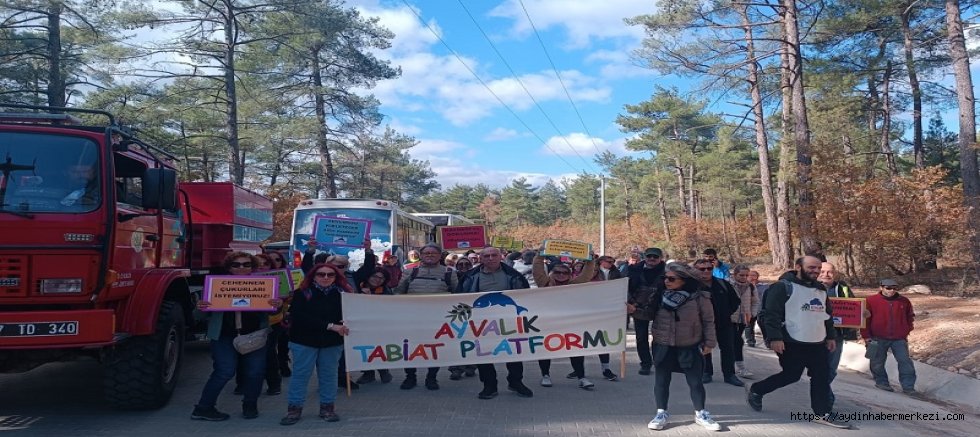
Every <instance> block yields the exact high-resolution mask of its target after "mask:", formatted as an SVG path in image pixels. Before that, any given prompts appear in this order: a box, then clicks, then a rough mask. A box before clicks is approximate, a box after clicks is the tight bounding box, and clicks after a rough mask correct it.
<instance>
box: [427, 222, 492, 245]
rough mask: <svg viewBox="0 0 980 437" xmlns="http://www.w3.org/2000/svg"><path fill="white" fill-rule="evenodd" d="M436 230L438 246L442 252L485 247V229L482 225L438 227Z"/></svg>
mask: <svg viewBox="0 0 980 437" xmlns="http://www.w3.org/2000/svg"><path fill="white" fill-rule="evenodd" d="M437 229H438V232H437V233H436V235H437V236H438V237H439V245H440V246H442V248H443V249H444V250H456V249H482V248H484V247H487V228H486V226H484V225H466V226H440V227H438V228H437Z"/></svg>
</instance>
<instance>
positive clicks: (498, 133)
mask: <svg viewBox="0 0 980 437" xmlns="http://www.w3.org/2000/svg"><path fill="white" fill-rule="evenodd" d="M519 135H520V134H518V133H517V131H516V130H513V129H507V128H503V127H498V128H496V129H494V130H493V131H491V132H490V133H489V134H487V136H485V137H483V140H484V141H505V140H509V139H512V138H517V137H518V136H519Z"/></svg>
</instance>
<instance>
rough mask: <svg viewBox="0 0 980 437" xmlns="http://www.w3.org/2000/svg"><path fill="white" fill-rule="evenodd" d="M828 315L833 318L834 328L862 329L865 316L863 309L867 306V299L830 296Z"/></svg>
mask: <svg viewBox="0 0 980 437" xmlns="http://www.w3.org/2000/svg"><path fill="white" fill-rule="evenodd" d="M829 299H830V310H831V314H830V317H832V318H833V319H834V327H835V328H859V329H864V325H865V322H866V320H865V318H864V309H865V308H867V305H868V303H867V300H865V298H863V297H831V298H829Z"/></svg>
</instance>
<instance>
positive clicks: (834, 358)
mask: <svg viewBox="0 0 980 437" xmlns="http://www.w3.org/2000/svg"><path fill="white" fill-rule="evenodd" d="M817 281H820V283H821V284H823V286H824V287H827V297H848V298H853V297H854V293H853V292H852V291H851V287H848V286H847V284H845V283H844V281H839V280H838V279H837V268H836V267H834V265H833V264H831V263H828V262H825V263H822V264H820V276H817ZM865 317H867V315H865ZM834 332H835V333H836V334H837V336H836V338H835V341H837V348H836V349H834V351H833V352H831V353H830V360H829V361H828V364H829V368H830V373H829V374H828V376H827V384H828V385H831V387H830V408H833V407H834V402H835V401H836V400H837V398H836V397H835V396H834V387H833V383H834V378H837V367H839V366H840V357H841V353H842V352H843V351H844V342H845V341H847V340H851V341H854V340H857V338H858V330H857V329H850V328H834Z"/></svg>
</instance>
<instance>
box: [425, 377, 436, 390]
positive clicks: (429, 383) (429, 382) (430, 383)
mask: <svg viewBox="0 0 980 437" xmlns="http://www.w3.org/2000/svg"><path fill="white" fill-rule="evenodd" d="M425 388H427V389H429V390H439V381H436V380H435V379H428V378H426V380H425Z"/></svg>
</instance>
